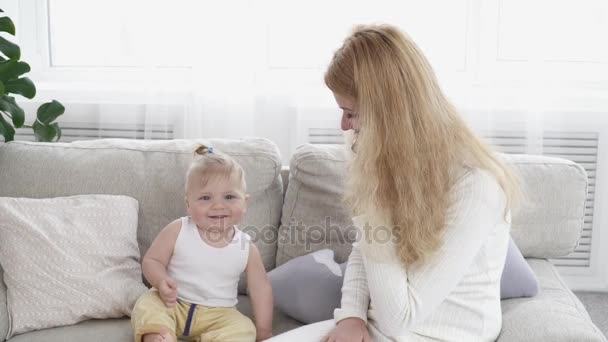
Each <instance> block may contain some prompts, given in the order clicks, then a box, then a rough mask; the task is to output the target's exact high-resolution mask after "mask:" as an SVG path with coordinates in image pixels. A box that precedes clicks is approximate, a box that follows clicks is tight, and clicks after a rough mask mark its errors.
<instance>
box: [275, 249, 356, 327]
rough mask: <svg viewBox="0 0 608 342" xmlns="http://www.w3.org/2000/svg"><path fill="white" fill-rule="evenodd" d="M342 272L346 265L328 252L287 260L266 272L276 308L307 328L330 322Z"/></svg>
mask: <svg viewBox="0 0 608 342" xmlns="http://www.w3.org/2000/svg"><path fill="white" fill-rule="evenodd" d="M345 270H346V262H344V263H342V264H338V263H336V262H335V261H334V252H333V251H332V250H331V249H322V250H319V251H316V252H313V253H311V254H307V255H303V256H300V257H297V258H293V259H291V260H289V261H288V262H286V263H284V264H283V265H281V266H279V267H277V268H275V269H274V270H272V271H270V272H268V280H270V285H271V286H272V295H273V297H274V305H275V307H277V308H279V310H281V311H283V312H284V313H286V314H288V315H289V316H290V317H292V318H295V319H297V320H298V321H301V322H304V323H308V324H310V323H316V322H320V321H325V320H328V319H332V318H333V317H334V310H335V309H336V308H339V307H340V300H341V299H342V283H343V281H344V271H345Z"/></svg>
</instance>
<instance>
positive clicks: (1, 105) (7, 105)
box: [0, 95, 25, 128]
mask: <svg viewBox="0 0 608 342" xmlns="http://www.w3.org/2000/svg"><path fill="white" fill-rule="evenodd" d="M0 110H1V111H3V112H5V113H9V114H10V115H11V117H12V119H13V125H14V126H15V128H19V127H21V126H23V122H24V121H25V113H24V112H23V109H21V107H19V105H18V104H17V102H15V98H14V97H12V96H7V95H0Z"/></svg>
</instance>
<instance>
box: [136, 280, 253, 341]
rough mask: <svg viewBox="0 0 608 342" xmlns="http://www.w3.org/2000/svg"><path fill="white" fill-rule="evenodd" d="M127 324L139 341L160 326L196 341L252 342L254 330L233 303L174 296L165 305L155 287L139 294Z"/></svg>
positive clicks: (175, 335)
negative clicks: (211, 304)
mask: <svg viewBox="0 0 608 342" xmlns="http://www.w3.org/2000/svg"><path fill="white" fill-rule="evenodd" d="M131 325H133V330H134V333H135V342H141V341H142V336H143V335H145V334H153V333H158V332H159V331H160V329H161V328H162V327H165V328H166V329H167V330H168V331H169V332H171V333H173V337H174V338H180V339H183V340H187V341H200V342H207V341H213V342H215V341H223V342H253V341H255V334H256V330H255V326H254V325H253V322H251V320H250V319H249V318H248V317H247V316H245V315H243V314H241V313H240V312H239V311H238V310H237V309H236V308H235V307H228V308H222V307H208V306H203V305H198V304H190V303H187V302H184V301H181V300H179V299H178V301H177V304H175V306H173V307H172V308H169V307H167V306H166V305H165V303H164V302H163V301H162V300H161V299H160V296H159V294H158V291H157V290H156V289H151V290H150V291H148V292H146V293H144V294H143V295H142V296H141V297H139V299H138V300H137V302H136V303H135V308H133V313H132V314H131Z"/></svg>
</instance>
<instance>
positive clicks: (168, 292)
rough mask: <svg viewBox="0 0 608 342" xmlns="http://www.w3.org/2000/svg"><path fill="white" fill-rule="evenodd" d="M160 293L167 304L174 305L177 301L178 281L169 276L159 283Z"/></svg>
mask: <svg viewBox="0 0 608 342" xmlns="http://www.w3.org/2000/svg"><path fill="white" fill-rule="evenodd" d="M158 293H159V294H160V299H162V300H163V302H165V305H166V306H168V307H173V306H174V305H175V303H177V283H175V280H173V279H171V278H169V277H167V278H165V279H163V280H161V281H160V284H158Z"/></svg>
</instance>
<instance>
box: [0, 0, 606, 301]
mask: <svg viewBox="0 0 608 342" xmlns="http://www.w3.org/2000/svg"><path fill="white" fill-rule="evenodd" d="M0 4H1V6H0V8H2V9H3V10H4V11H5V12H6V14H8V15H9V16H11V17H12V18H13V19H14V20H15V21H16V23H17V28H18V37H17V38H18V42H19V44H20V45H21V48H22V56H23V58H22V59H24V60H26V61H27V62H29V63H30V65H31V66H32V73H31V75H30V78H32V79H33V80H34V81H35V82H36V84H37V86H38V96H37V98H36V99H35V100H34V101H23V103H24V107H26V111H27V112H28V114H29V115H30V118H28V119H27V121H31V119H32V118H31V115H32V114H33V109H34V108H35V105H36V103H41V102H45V101H47V100H49V99H51V98H56V99H58V100H60V101H61V102H63V103H64V104H65V105H66V114H65V115H64V116H63V117H61V118H60V120H58V121H59V122H60V124H61V125H62V127H68V126H69V125H73V126H74V127H76V128H81V130H80V131H82V128H83V127H84V128H86V127H89V130H88V131H87V132H89V135H91V134H90V132H91V131H94V132H95V130H98V136H99V137H107V136H122V137H132V138H146V139H152V138H154V139H159V138H166V139H169V138H199V137H200V138H207V137H222V138H240V137H243V136H262V137H266V138H269V139H271V140H273V141H274V142H276V143H277V145H278V146H279V149H280V152H281V154H282V156H283V162H284V164H286V165H287V164H288V162H289V158H290V154H291V153H292V152H293V150H294V149H295V148H296V146H298V145H299V144H301V143H305V142H308V141H311V134H310V133H309V132H310V131H309V130H310V129H330V128H338V123H339V116H340V113H339V111H338V110H337V109H336V106H335V104H334V103H333V98H332V96H331V93H330V92H329V91H328V90H327V89H326V88H325V86H324V84H323V81H322V77H323V72H324V70H325V67H326V65H327V63H328V62H329V60H330V59H331V56H332V53H333V51H334V50H335V49H336V48H337V47H339V46H340V44H341V42H342V40H343V38H344V37H345V36H346V35H347V34H348V33H349V31H350V29H351V28H352V27H353V25H355V24H359V23H371V22H388V23H392V24H395V25H397V26H399V27H401V28H402V29H403V30H404V31H406V32H407V33H408V34H409V35H410V36H412V38H413V39H414V40H415V41H416V42H417V43H418V45H419V46H420V48H421V49H422V50H423V51H424V53H425V54H426V55H427V57H428V58H429V60H430V62H431V64H432V65H433V67H434V69H435V71H436V73H437V75H438V78H439V80H440V83H441V85H442V88H443V89H444V91H445V93H446V94H447V96H448V97H449V98H450V99H451V100H452V102H453V103H454V104H455V105H456V106H457V107H458V108H459V109H460V111H461V112H462V114H463V115H464V116H465V118H466V120H467V121H468V122H469V123H470V125H471V126H472V127H473V128H474V129H475V130H476V131H477V132H479V134H481V135H483V136H484V137H486V139H487V140H488V141H489V142H491V143H493V144H494V145H495V146H497V148H499V149H500V150H501V151H505V152H512V153H515V152H516V153H534V154H541V153H542V154H548V155H554V156H560V157H565V158H570V159H573V160H575V161H577V162H579V163H581V165H583V166H584V167H585V168H586V169H587V172H588V174H589V176H590V177H589V178H590V187H589V193H590V197H589V201H588V203H590V207H589V208H588V212H590V213H592V215H591V216H589V217H590V218H589V222H587V217H586V219H585V220H586V228H585V229H586V231H585V232H584V233H583V237H582V239H581V246H583V247H581V250H580V251H578V250H577V253H578V254H576V253H575V254H576V255H575V256H576V258H574V259H572V260H571V261H564V262H563V263H564V264H568V263H571V264H572V265H574V264H577V263H579V264H581V265H585V263H586V265H587V266H586V268H585V269H584V270H575V271H573V274H577V275H578V276H579V278H580V277H582V276H588V277H590V278H589V279H591V280H589V284H591V285H589V286H588V288H595V289H598V288H601V286H598V285H597V284H599V283H601V282H603V284H608V272H607V271H606V270H605V268H604V269H602V270H600V269H599V268H598V267H599V266H598V264H597V262H596V263H595V264H594V263H593V262H591V263H590V262H589V260H590V259H591V260H594V259H595V260H602V259H605V258H606V257H608V252H607V251H608V249H606V248H603V249H601V248H599V247H598V246H599V245H600V244H602V245H603V246H607V245H608V234H605V233H604V234H603V235H602V234H601V232H600V226H599V222H602V221H604V222H608V212H607V211H605V210H604V211H599V212H598V211H597V210H596V211H595V214H593V209H594V207H599V206H600V205H601V201H602V198H608V189H606V187H605V186H602V182H608V179H606V180H604V179H603V178H601V176H599V175H600V174H601V173H602V171H603V172H604V173H606V170H608V155H607V153H606V151H608V148H607V147H606V145H607V143H606V141H608V115H607V114H608V45H606V44H605V41H606V39H607V38H608V36H607V32H608V2H607V1H605V0H576V1H574V0H537V1H532V2H530V1H526V0H508V1H507V0H450V1H447V0H445V1H444V0H429V1H424V2H422V1H414V0H408V1H403V0H376V1H373V2H372V1H364V0H335V1H325V0H308V1H300V2H294V1H282V0H266V1H255V0H226V1H215V2H206V1H205V2H203V1H195V0H175V1H168V0H146V1H144V0H130V1H122V0H105V1H79V0H48V1H45V0H1V2H0ZM28 109H29V110H28ZM87 125H88V126H87ZM66 131H67V130H66ZM75 131H78V129H75ZM80 131H78V132H80ZM108 132H109V133H108ZM78 134H79V133H73V134H72V135H71V136H68V135H67V134H66V137H65V138H64V139H62V140H66V141H69V140H70V139H78V138H80V137H81V136H80V135H78ZM93 135H95V133H93ZM591 220H592V221H593V223H591ZM591 233H593V236H594V237H595V238H597V237H598V236H599V237H600V238H601V240H600V241H599V242H598V241H597V240H596V239H595V238H594V245H591V244H590V241H591ZM591 246H593V247H591ZM577 272H578V273H577ZM598 277H600V278H601V279H600V278H598ZM598 279H600V280H598ZM601 289H605V288H601Z"/></svg>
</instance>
